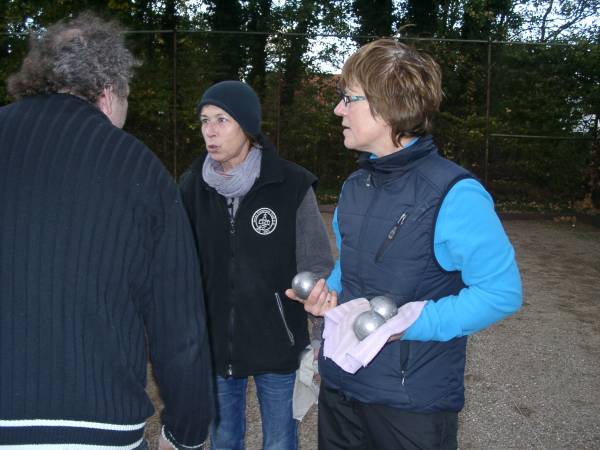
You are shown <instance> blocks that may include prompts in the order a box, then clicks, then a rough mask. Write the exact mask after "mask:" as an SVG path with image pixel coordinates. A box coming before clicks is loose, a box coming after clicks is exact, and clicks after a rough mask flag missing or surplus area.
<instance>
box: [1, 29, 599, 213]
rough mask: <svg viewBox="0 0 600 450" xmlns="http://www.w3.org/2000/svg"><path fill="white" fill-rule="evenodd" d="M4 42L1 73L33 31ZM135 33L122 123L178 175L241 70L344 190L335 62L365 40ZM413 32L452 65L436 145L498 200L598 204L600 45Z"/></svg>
mask: <svg viewBox="0 0 600 450" xmlns="http://www.w3.org/2000/svg"><path fill="white" fill-rule="evenodd" d="M0 39H3V40H5V42H4V43H5V44H6V48H9V50H10V51H9V52H8V54H7V55H6V57H5V58H4V59H5V61H3V64H2V68H1V69H0V78H2V81H4V78H5V77H6V76H7V75H8V74H10V73H12V72H14V71H16V70H17V69H18V67H19V64H20V62H21V60H22V58H23V56H24V54H25V52H26V50H27V45H26V36H25V35H8V34H4V35H0ZM128 40H129V42H130V44H131V45H132V47H133V49H134V50H135V52H136V54H138V55H139V56H141V58H142V59H143V60H144V65H143V66H142V68H140V69H139V71H138V73H137V76H136V78H135V80H134V82H133V85H132V89H131V96H130V112H129V117H128V121H127V124H126V126H125V129H126V130H127V131H129V132H131V133H132V134H134V135H135V136H137V137H139V138H140V139H141V140H143V141H144V142H145V143H147V144H148V145H149V147H150V148H152V150H153V151H154V152H156V154H157V155H158V156H159V157H160V158H161V159H162V161H163V162H164V164H165V165H166V167H167V168H168V169H169V170H170V171H171V173H172V174H173V175H174V176H175V177H178V176H179V175H181V173H182V172H183V171H185V169H186V168H187V167H189V165H190V164H191V162H192V161H193V160H194V158H195V157H196V156H197V155H198V153H199V152H200V151H202V148H203V145H202V139H201V135H200V128H199V124H198V120H197V114H196V110H195V104H196V102H197V100H198V98H199V96H200V95H201V94H202V92H203V91H204V90H205V89H206V88H207V87H209V86H210V85H211V84H212V83H214V82H215V81H217V80H219V79H224V78H240V79H244V80H246V81H248V82H250V83H251V84H252V85H253V86H254V88H255V89H256V90H257V91H258V92H259V95H260V97H261V100H262V105H263V130H264V131H265V132H266V134H267V135H268V136H269V137H270V138H271V139H272V141H273V142H274V143H275V144H276V146H277V148H278V149H279V152H280V153H281V155H282V156H284V157H285V158H288V159H290V160H293V161H295V162H297V163H299V164H301V165H303V166H305V167H306V168H307V169H309V170H311V171H312V172H314V173H315V174H317V175H318V176H319V178H320V195H321V199H322V200H324V201H335V196H336V194H337V192H338V191H339V188H340V185H341V183H342V182H343V180H344V179H345V178H346V177H347V176H348V174H349V173H350V172H351V171H353V170H354V169H355V168H356V164H355V160H356V154H355V153H354V152H351V151H348V150H346V149H345V148H344V147H343V144H342V134H341V126H340V123H341V122H340V119H339V118H337V117H335V116H334V114H333V108H334V106H335V104H336V102H337V101H338V99H337V97H336V94H335V87H336V81H337V79H336V76H335V75H334V74H332V73H331V72H332V68H335V67H337V68H338V69H339V68H340V67H341V64H342V63H343V60H344V59H345V57H346V56H347V55H348V54H349V53H350V52H351V51H352V50H354V49H355V48H356V45H355V43H354V40H353V39H351V38H350V37H348V36H317V37H310V38H307V36H305V35H301V34H284V33H273V34H267V33H247V32H246V33H242V32H209V31H197V30H178V31H173V30H160V31H148V32H132V33H130V34H129V36H128ZM367 40H368V39H367ZM406 40H407V41H408V42H410V43H412V44H413V45H415V46H417V47H419V48H421V49H423V50H425V51H427V52H428V53H430V54H431V55H432V56H434V58H435V59H436V60H437V61H438V63H439V64H440V66H441V67H442V70H443V77H444V78H443V85H444V91H445V99H444V102H443V105H442V112H441V114H440V115H439V117H438V119H437V121H436V124H435V132H434V135H435V139H436V142H437V143H438V145H439V147H440V150H441V151H442V152H443V153H444V154H445V155H446V156H448V157H449V158H450V159H453V160H455V161H456V162H458V163H459V164H461V165H463V166H465V167H466V168H468V169H470V170H471V171H472V172H473V173H475V175H477V176H478V177H479V178H480V179H481V180H482V181H483V182H484V184H485V185H486V186H487V187H488V189H489V190H490V191H491V192H492V193H493V194H494V196H495V198H496V200H497V201H499V202H501V203H504V204H507V205H510V204H511V203H515V207H516V208H519V207H520V208H522V207H523V205H538V204H539V205H541V207H544V208H547V207H553V206H555V207H563V208H564V207H567V208H570V207H573V206H574V205H575V203H576V202H578V201H579V202H581V201H582V200H584V199H586V198H587V199H588V200H589V199H590V198H592V199H595V200H596V201H597V204H596V205H597V206H598V205H599V204H600V194H599V192H598V184H599V181H598V161H599V159H598V154H599V142H598V133H597V131H598V130H597V127H598V111H599V109H600V108H599V105H600V100H599V97H600V94H599V90H600V87H599V85H600V82H599V76H598V73H599V72H600V71H599V70H598V63H597V62H596V63H592V60H593V58H597V57H598V54H599V51H598V47H597V46H595V47H594V46H591V47H590V46H589V45H570V46H569V45H539V44H525V43H513V42H491V41H473V40H470V41H466V40H450V39H449V40H444V39H408V38H407V39H406ZM249 48H254V49H256V48H258V49H260V48H262V49H263V54H262V61H263V62H262V63H261V64H262V66H264V67H262V66H261V67H258V66H257V65H256V64H255V65H254V66H253V65H252V62H251V61H250V62H249V58H248V49H249ZM306 48H307V49H308V51H307V52H306V53H303V57H302V59H300V58H298V61H301V62H302V64H300V65H297V66H294V65H293V64H291V63H290V61H291V60H292V59H293V56H298V55H294V51H297V49H306ZM244 49H245V50H244ZM244 52H245V53H244ZM257 60H259V61H261V60H260V58H259V59H257V58H256V57H255V58H254V59H252V61H254V62H256V61H257ZM258 69H262V70H258ZM4 89H5V88H4V83H2V86H1V87H0V102H2V103H7V102H8V101H10V100H9V99H8V98H7V97H6V93H5V90H4Z"/></svg>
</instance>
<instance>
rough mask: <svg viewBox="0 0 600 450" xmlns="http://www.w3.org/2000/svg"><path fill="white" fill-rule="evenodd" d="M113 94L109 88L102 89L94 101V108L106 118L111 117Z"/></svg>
mask: <svg viewBox="0 0 600 450" xmlns="http://www.w3.org/2000/svg"><path fill="white" fill-rule="evenodd" d="M112 97H113V92H112V89H111V88H109V87H105V88H104V89H102V92H101V93H100V96H99V97H98V99H97V100H96V106H97V107H98V109H100V111H102V112H103V113H104V114H105V115H106V116H107V117H111V114H112V100H113V98H112Z"/></svg>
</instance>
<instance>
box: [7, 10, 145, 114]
mask: <svg viewBox="0 0 600 450" xmlns="http://www.w3.org/2000/svg"><path fill="white" fill-rule="evenodd" d="M139 65H140V61H139V60H138V59H136V58H135V57H134V56H133V54H132V53H131V52H130V51H129V50H128V49H127V47H126V46H125V36H124V29H123V28H122V27H121V26H120V25H119V24H117V23H116V22H112V21H104V20H102V19H100V18H99V17H97V16H96V15H94V14H92V13H90V12H84V13H81V14H80V15H79V16H78V17H76V18H75V19H71V20H62V21H60V22H57V23H56V24H54V25H52V26H50V27H49V28H48V29H47V30H45V31H43V32H41V33H36V34H34V35H32V36H31V37H30V41H29V53H28V54H27V56H26V57H25V59H24V60H23V64H22V66H21V69H20V70H19V72H17V73H15V74H14V75H12V76H10V77H9V78H8V80H7V88H8V93H9V94H10V95H12V96H13V97H15V98H16V99H19V98H22V97H28V96H32V95H40V94H49V93H56V92H64V93H70V94H73V95H77V96H79V97H82V98H84V99H86V100H88V101H90V102H92V103H95V102H96V100H97V99H98V97H99V96H100V94H101V93H102V90H103V89H104V88H111V89H112V90H113V92H114V93H115V94H116V95H117V96H119V97H126V96H127V93H128V86H129V81H130V80H131V77H132V76H133V70H134V68H135V67H138V66H139Z"/></svg>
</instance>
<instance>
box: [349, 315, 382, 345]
mask: <svg viewBox="0 0 600 450" xmlns="http://www.w3.org/2000/svg"><path fill="white" fill-rule="evenodd" d="M384 323H385V319H384V318H383V316H381V315H380V314H378V313H376V312H375V311H365V312H364V313H362V314H360V315H359V316H358V317H357V318H356V319H355V320H354V326H353V328H354V334H355V335H356V337H357V338H358V339H359V340H360V341H362V340H363V339H364V338H366V337H367V336H368V335H369V334H371V333H372V332H373V331H375V330H376V329H377V328H379V327H380V326H381V325H383V324H384Z"/></svg>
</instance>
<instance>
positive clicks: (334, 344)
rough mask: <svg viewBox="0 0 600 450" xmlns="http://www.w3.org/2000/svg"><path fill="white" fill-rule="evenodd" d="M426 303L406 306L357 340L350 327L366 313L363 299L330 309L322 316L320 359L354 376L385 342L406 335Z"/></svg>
mask: <svg viewBox="0 0 600 450" xmlns="http://www.w3.org/2000/svg"><path fill="white" fill-rule="evenodd" d="M426 303H427V302H426V301H421V302H410V303H406V304H405V305H402V306H401V307H400V308H398V314H396V315H395V316H394V317H392V318H390V319H389V320H388V321H387V322H386V323H384V324H383V325H382V326H380V327H379V328H378V329H377V330H375V331H374V332H373V333H371V334H370V335H369V336H367V337H366V338H364V339H363V340H362V341H360V340H358V338H357V337H356V335H355V334H354V330H353V328H352V327H353V324H354V320H355V319H356V317H357V316H358V315H359V314H361V313H363V312H365V311H368V310H369V309H370V306H369V301H368V300H367V299H366V298H357V299H354V300H351V301H349V302H346V303H344V304H342V305H340V306H337V307H336V308H333V309H332V310H330V311H329V312H327V314H325V329H324V330H323V340H324V343H323V356H325V357H326V358H331V359H333V361H334V362H335V363H336V364H337V365H338V366H340V367H341V368H342V369H343V370H345V371H346V372H348V373H356V371H357V370H358V369H360V368H361V367H365V366H366V365H367V364H369V363H370V362H371V361H372V360H373V358H375V356H377V354H378V353H379V351H380V350H381V349H382V347H383V346H384V345H385V344H386V342H387V341H388V339H389V338H390V337H391V336H393V335H395V334H400V333H403V332H404V331H406V329H408V327H410V326H411V325H412V324H413V323H414V322H415V320H417V318H418V317H419V315H420V314H421V311H422V310H423V307H424V306H425V304H426Z"/></svg>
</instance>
